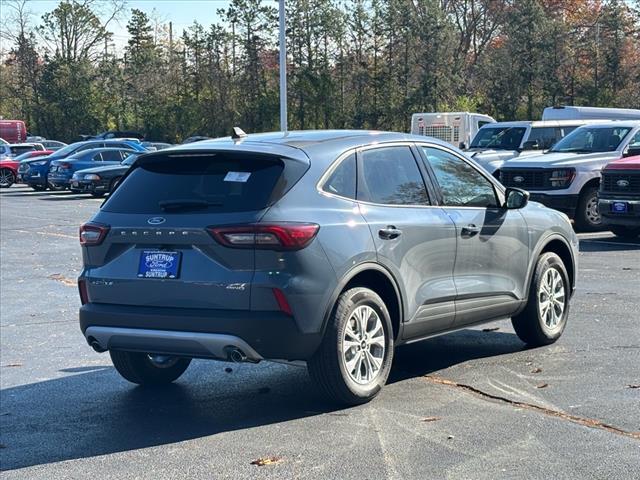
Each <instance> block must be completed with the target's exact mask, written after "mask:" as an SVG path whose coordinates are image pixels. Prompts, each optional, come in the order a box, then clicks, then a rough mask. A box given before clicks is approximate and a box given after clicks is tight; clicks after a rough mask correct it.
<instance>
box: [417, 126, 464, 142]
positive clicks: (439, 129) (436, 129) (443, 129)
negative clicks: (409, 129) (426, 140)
mask: <svg viewBox="0 0 640 480" xmlns="http://www.w3.org/2000/svg"><path fill="white" fill-rule="evenodd" d="M418 133H419V134H420V135H426V136H427V137H434V138H438V139H440V140H444V141H445V142H451V141H455V140H454V138H453V129H452V128H451V127H448V126H446V125H426V126H424V127H420V128H418ZM459 135H460V133H459V132H458V136H459Z"/></svg>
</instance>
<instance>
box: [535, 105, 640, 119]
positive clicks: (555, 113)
mask: <svg viewBox="0 0 640 480" xmlns="http://www.w3.org/2000/svg"><path fill="white" fill-rule="evenodd" d="M542 120H640V110H634V109H632V108H602V107H570V106H569V107H547V108H545V109H544V111H543V112H542Z"/></svg>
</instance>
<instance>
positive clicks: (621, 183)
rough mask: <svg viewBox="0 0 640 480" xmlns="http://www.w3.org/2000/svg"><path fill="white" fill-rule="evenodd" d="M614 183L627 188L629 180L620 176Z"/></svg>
mask: <svg viewBox="0 0 640 480" xmlns="http://www.w3.org/2000/svg"><path fill="white" fill-rule="evenodd" d="M616 185H618V186H619V187H622V188H627V187H628V186H629V180H625V179H624V178H621V179H620V180H618V181H617V182H616Z"/></svg>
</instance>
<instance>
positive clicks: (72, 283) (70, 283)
mask: <svg viewBox="0 0 640 480" xmlns="http://www.w3.org/2000/svg"><path fill="white" fill-rule="evenodd" d="M47 278H49V279H50V280H57V281H58V282H60V283H62V284H63V285H66V286H67V287H75V286H76V285H77V284H78V283H77V282H76V281H75V280H71V279H70V278H67V277H65V276H64V275H61V274H59V273H52V274H51V275H49V276H48V277H47Z"/></svg>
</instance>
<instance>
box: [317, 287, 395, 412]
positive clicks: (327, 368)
mask: <svg viewBox="0 0 640 480" xmlns="http://www.w3.org/2000/svg"><path fill="white" fill-rule="evenodd" d="M359 314H364V315H366V316H367V321H366V327H365V328H364V329H363V328H362V325H363V324H362V323H360V322H358V320H357V319H358V317H357V315H359ZM363 330H364V332H365V333H367V335H366V337H365V338H363V339H362V340H364V342H363V343H360V344H359V343H358V341H360V342H362V340H361V338H362V337H361V336H360V334H361V333H362V331H363ZM380 332H382V333H380ZM381 335H382V337H381ZM348 337H350V338H351V339H352V341H351V343H352V345H351V346H347V345H345V341H348V340H347V338H348ZM356 340H357V341H356ZM363 347H364V349H363ZM343 349H344V350H343ZM365 352H366V353H365ZM392 361H393V327H392V326H391V317H390V315H389V311H388V310H387V307H386V305H385V304H384V302H383V301H382V299H381V298H380V296H379V295H378V294H377V293H375V292H374V291H372V290H369V289H368V288H362V287H358V288H352V289H350V290H348V291H346V292H343V293H342V294H341V295H340V297H338V300H337V302H336V305H335V307H334V309H333V313H332V315H331V317H330V318H329V323H328V325H327V328H326V332H325V335H324V338H323V340H322V343H321V345H320V347H319V348H318V351H317V352H316V353H315V354H314V356H313V357H312V358H311V359H310V360H309V361H308V362H307V368H308V370H309V374H310V376H311V378H312V380H313V381H314V383H315V384H316V385H318V387H319V388H320V390H321V391H322V392H323V394H325V395H326V396H327V397H328V398H329V399H330V400H331V401H333V402H336V403H339V404H342V405H359V404H362V403H366V402H368V401H370V400H371V399H373V398H374V397H375V396H376V395H378V393H380V390H381V389H382V387H383V386H384V384H385V383H386V381H387V378H388V377H389V371H390V370H391V363H392ZM375 364H377V366H378V368H377V369H376V366H375Z"/></svg>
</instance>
